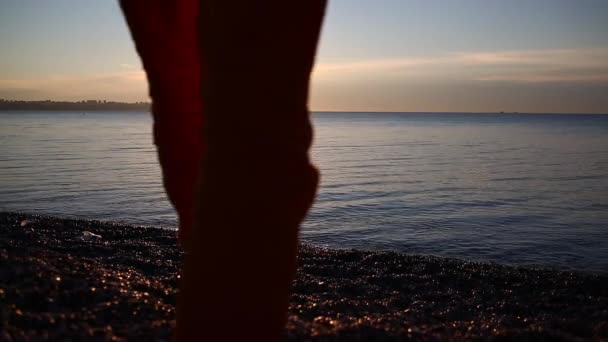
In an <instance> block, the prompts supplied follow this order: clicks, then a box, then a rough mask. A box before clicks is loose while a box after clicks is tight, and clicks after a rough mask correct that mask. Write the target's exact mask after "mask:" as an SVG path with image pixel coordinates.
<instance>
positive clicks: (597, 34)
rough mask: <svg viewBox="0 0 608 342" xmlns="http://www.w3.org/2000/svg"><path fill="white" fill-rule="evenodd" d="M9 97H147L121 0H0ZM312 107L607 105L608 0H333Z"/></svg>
mask: <svg viewBox="0 0 608 342" xmlns="http://www.w3.org/2000/svg"><path fill="white" fill-rule="evenodd" d="M0 98H4V99H21V100H42V99H51V100H70V101H74V100H84V99H105V100H115V101H128V102H132V101H149V98H148V96H147V84H146V79H145V75H144V73H143V71H142V68H141V62H140V60H139V58H138V56H137V54H136V52H135V49H134V47H133V43H132V41H131V38H130V35H129V32H128V30H127V27H126V24H125V21H124V19H123V17H122V14H121V12H120V8H119V6H118V2H117V0H53V1H40V0H0ZM310 107H311V109H312V110H315V111H407V112H434V111H436V112H498V111H505V112H516V111H517V112H541V113H608V1H606V0H329V6H328V11H327V15H326V18H325V22H324V26H323V31H322V36H321V41H320V46H319V51H318V55H317V60H316V66H315V69H314V72H313V77H312V82H311V99H310Z"/></svg>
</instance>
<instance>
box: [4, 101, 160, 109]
mask: <svg viewBox="0 0 608 342" xmlns="http://www.w3.org/2000/svg"><path fill="white" fill-rule="evenodd" d="M1 110H78V111H94V110H137V111H149V110H150V103H149V102H134V103H127V102H114V101H100V100H86V101H78V102H68V101H50V100H45V101H14V100H4V99H0V111H1Z"/></svg>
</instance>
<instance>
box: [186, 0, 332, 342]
mask: <svg viewBox="0 0 608 342" xmlns="http://www.w3.org/2000/svg"><path fill="white" fill-rule="evenodd" d="M202 4H203V6H201V7H202V8H201V17H200V21H201V25H202V27H201V47H202V50H201V51H202V56H203V63H202V87H203V89H202V94H203V104H204V111H205V120H206V121H205V131H204V132H205V134H204V135H203V137H204V145H205V148H206V150H205V156H204V160H203V164H202V165H203V167H202V176H201V181H202V182H201V190H200V197H199V200H200V204H199V209H200V212H199V215H198V218H199V222H198V223H197V227H198V226H200V229H195V230H194V232H193V241H192V242H193V244H192V246H193V248H192V250H191V252H190V253H189V254H188V255H187V256H186V260H185V273H184V278H183V283H182V289H181V294H180V298H179V308H178V322H177V330H178V331H177V338H178V340H180V341H192V340H203V339H205V338H206V339H207V340H208V341H215V340H217V341H220V340H224V341H225V340H239V341H240V340H253V339H256V340H266V341H273V340H279V339H280V338H281V336H282V332H283V328H284V324H285V322H286V310H287V304H288V295H289V287H290V284H291V281H292V279H293V276H294V273H295V268H296V247H297V235H298V226H299V224H300V223H301V221H302V220H303V218H304V216H305V215H306V212H307V211H308V209H309V208H310V206H311V204H312V201H313V198H314V196H315V192H316V186H317V183H318V174H317V171H316V169H315V168H314V167H313V166H312V165H311V164H310V161H309V157H308V149H309V147H310V144H311V140H312V129H311V125H310V121H309V116H308V109H307V98H308V85H309V76H310V72H311V68H312V65H313V59H314V55H315V50H316V45H317V40H318V36H319V30H320V26H321V21H322V17H323V13H324V8H325V1H323V0H306V1H284V0H269V1H251V0H242V1H226V0H210V1H203V2H202Z"/></svg>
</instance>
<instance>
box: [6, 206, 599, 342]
mask: <svg viewBox="0 0 608 342" xmlns="http://www.w3.org/2000/svg"><path fill="white" fill-rule="evenodd" d="M24 220H26V221H25V222H24ZM22 222H23V224H22ZM85 231H87V232H91V233H92V234H93V235H91V234H88V235H87V234H85V235H83V232H85ZM96 235H98V236H96ZM299 255H300V259H299V267H298V273H297V277H296V280H295V281H294V287H293V291H292V292H293V294H292V297H291V300H290V308H289V320H288V324H287V328H286V331H287V335H288V337H289V340H292V341H298V340H323V341H346V340H353V339H355V340H383V341H393V340H403V339H406V340H407V339H418V340H434V339H439V340H445V339H447V340H467V339H506V340H522V339H523V340H530V339H557V340H580V339H583V340H587V339H596V340H601V339H608V287H607V286H606V284H608V275H607V274H588V273H579V272H569V271H559V270H551V269H541V268H526V267H514V266H504V265H498V264H486V263H479V262H470V261H465V260H457V259H448V258H441V257H431V256H417V255H405V254H398V253H394V252H371V251H356V250H337V249H325V248H319V247H313V246H309V245H301V247H300V252H299ZM181 257H182V251H181V250H180V249H179V248H178V247H177V239H176V232H175V231H171V230H166V229H158V228H153V227H133V226H129V225H125V224H116V223H108V222H99V221H85V220H77V219H60V218H54V217H48V216H36V215H25V214H17V213H0V327H1V328H2V329H0V341H3V340H8V341H10V340H19V339H22V338H26V339H27V338H29V339H49V340H55V339H62V338H68V339H93V340H107V339H111V338H113V337H114V338H116V339H118V340H120V339H129V340H131V339H149V340H168V339H169V338H170V336H171V330H172V328H173V327H174V324H175V322H174V316H175V295H176V293H177V288H176V287H177V284H178V281H179V279H178V278H179V270H180V267H181ZM244 281H248V279H244ZM235 326H238V322H235ZM2 331H3V332H2Z"/></svg>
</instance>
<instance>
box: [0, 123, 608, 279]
mask: <svg viewBox="0 0 608 342" xmlns="http://www.w3.org/2000/svg"><path fill="white" fill-rule="evenodd" d="M313 118H314V123H315V125H316V140H315V146H314V149H313V152H312V155H313V158H314V160H315V161H316V163H317V165H318V166H319V167H320V169H321V171H322V173H323V176H322V185H321V189H320V193H319V196H318V199H317V203H316V204H315V207H314V208H313V210H312V212H311V213H310V215H309V217H308V219H307V220H306V222H305V224H304V226H303V229H302V238H303V240H304V241H307V242H310V243H313V244H317V245H323V246H329V247H338V248H359V249H368V250H370V249H371V250H396V251H400V252H406V253H419V254H432V255H440V256H449V257H457V258H462V259H470V260H486V261H495V262H498V263H505V264H516V265H522V264H525V265H529V264H534V265H545V266H550V267H557V268H561V269H570V270H572V269H575V270H584V271H600V272H608V115H605V116H602V115H525V114H504V115H499V114H399V113H394V114H390V113H315V114H314V115H313ZM0 211H19V212H28V213H42V214H50V215H59V216H63V217H77V218H87V219H102V220H111V221H121V222H127V223H133V224H138V225H155V226H165V227H175V215H174V213H173V211H172V209H171V207H170V205H169V204H168V202H167V200H166V197H165V194H164V192H163V189H162V186H161V178H160V169H159V166H158V164H157V160H156V154H155V148H154V146H153V144H152V140H151V119H150V117H149V116H148V114H146V113H122V112H115V113H88V114H86V115H83V114H82V113H74V112H0Z"/></svg>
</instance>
